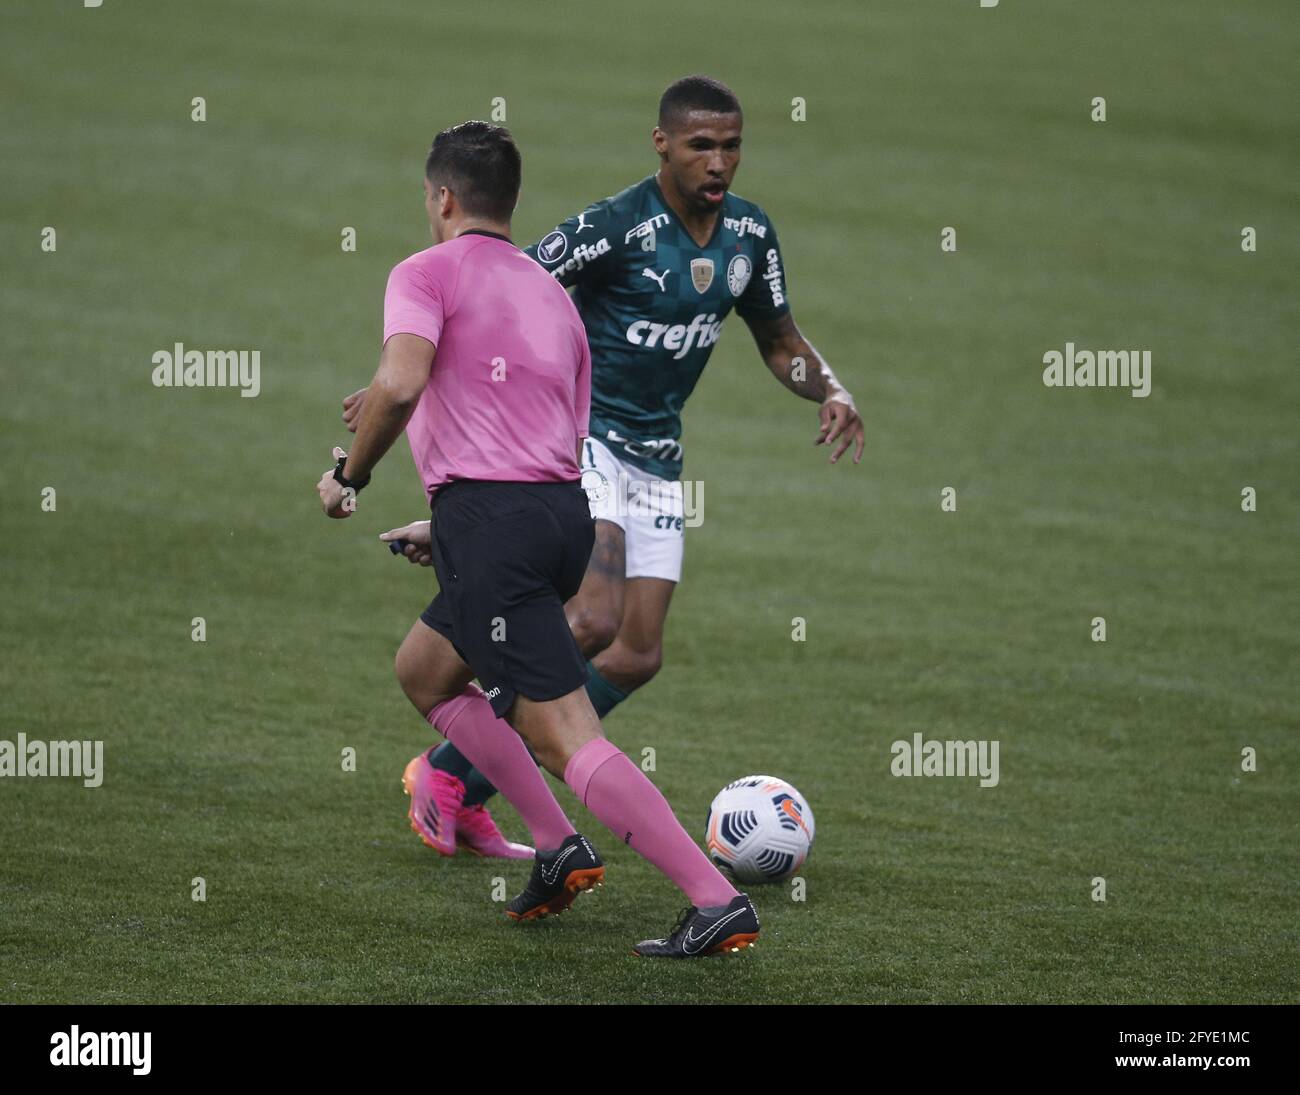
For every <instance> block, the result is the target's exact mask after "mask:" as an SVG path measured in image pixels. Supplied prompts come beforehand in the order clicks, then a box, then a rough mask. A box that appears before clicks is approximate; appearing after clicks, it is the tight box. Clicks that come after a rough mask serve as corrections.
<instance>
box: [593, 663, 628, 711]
mask: <svg viewBox="0 0 1300 1095" xmlns="http://www.w3.org/2000/svg"><path fill="white" fill-rule="evenodd" d="M587 669H588V670H589V671H590V673H591V676H590V677H588V678H587V697H588V698H589V699H590V700H591V706H592V707H594V708H595V709H596V716H597V717H598V718H602V719H603V718H604V717H605V716H606V715H608V714H609V713H610V712H611V711H613V710H614V708H615V707H617V706H618V705H619V704H620V703H622V702H623V701H624V700H625V699H627V693H626V692H624V691H623V690H622V689H621V688H619V687H618V685H616V684H610V682H609V681H607V680H606V679H605V678H604V677H602V676H601V675H600V670H599V669H597V668H596V667H595V666H594V665H592V664H591V662H588V663H587Z"/></svg>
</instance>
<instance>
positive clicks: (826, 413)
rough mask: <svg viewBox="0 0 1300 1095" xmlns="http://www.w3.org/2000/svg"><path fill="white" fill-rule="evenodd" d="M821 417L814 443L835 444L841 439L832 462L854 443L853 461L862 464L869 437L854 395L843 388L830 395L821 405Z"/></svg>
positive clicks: (832, 456)
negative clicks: (859, 415)
mask: <svg viewBox="0 0 1300 1095" xmlns="http://www.w3.org/2000/svg"><path fill="white" fill-rule="evenodd" d="M819 417H820V419H821V429H820V430H818V431H817V439H816V440H815V441H814V442H813V444H814V445H834V444H835V442H836V441H837V440H838V441H839V445H838V446H837V447H836V449H835V451H834V452H833V453H831V463H832V464H834V463H835V462H836V461H837V460H839V458H840V457H841V456H843V455H844V453H845V451H846V450H847V449H848V447H849V446H850V445H852V446H853V462H854V463H855V464H860V463H861V462H862V451H863V449H865V448H866V446H867V439H866V435H865V434H864V432H863V426H862V419H861V418H859V417H858V409H857V407H855V406H854V405H853V397H852V396H851V395H849V393H848V392H846V391H844V390H842V389H841V390H840V391H838V392H835V393H834V394H833V395H830V396H828V397H827V398H826V401H825V402H824V403H823V404H822V406H821V411H820V412H819Z"/></svg>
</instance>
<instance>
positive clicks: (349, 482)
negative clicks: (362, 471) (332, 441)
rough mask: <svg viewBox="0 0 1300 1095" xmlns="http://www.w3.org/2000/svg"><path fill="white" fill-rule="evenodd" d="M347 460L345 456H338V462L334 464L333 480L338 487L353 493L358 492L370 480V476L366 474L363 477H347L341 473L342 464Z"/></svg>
mask: <svg viewBox="0 0 1300 1095" xmlns="http://www.w3.org/2000/svg"><path fill="white" fill-rule="evenodd" d="M347 462H348V458H347V457H346V456H340V457H339V462H338V463H337V464H335V465H334V482H336V483H337V484H338V485H339V486H340V487H344V488H346V489H347V490H350V491H352V493H353V494H360V493H361V488H362V487H364V486H365V485H366V484H367V483H369V482H370V476H368V475H367V476H366V477H365V478H364V479H349V478H348V477H347V476H346V475H344V474H343V466H344V465H345V464H346V463H347Z"/></svg>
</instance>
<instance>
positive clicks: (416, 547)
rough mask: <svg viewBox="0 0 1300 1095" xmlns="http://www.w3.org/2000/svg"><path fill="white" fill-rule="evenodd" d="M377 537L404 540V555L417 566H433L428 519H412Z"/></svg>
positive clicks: (386, 539)
mask: <svg viewBox="0 0 1300 1095" xmlns="http://www.w3.org/2000/svg"><path fill="white" fill-rule="evenodd" d="M379 538H380V539H381V540H383V541H384V543H388V542H389V541H391V540H406V541H408V543H407V545H406V550H405V552H404V554H405V555H406V557H407V558H408V559H409V560H410V561H411V562H412V563H414V564H416V565H417V566H422V567H431V566H433V534H432V533H431V532H430V531H429V522H428V521H412V522H411V523H410V524H409V525H403V526H402V527H401V528H392V529H389V530H388V531H387V532H381V533H380V534H379Z"/></svg>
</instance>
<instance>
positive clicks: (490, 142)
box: [424, 122, 524, 221]
mask: <svg viewBox="0 0 1300 1095" xmlns="http://www.w3.org/2000/svg"><path fill="white" fill-rule="evenodd" d="M523 171H524V168H523V160H522V158H521V157H520V155H519V149H518V148H517V147H516V146H515V140H514V138H513V137H511V136H510V130H508V129H506V127H505V126H500V125H491V124H490V123H488V122H461V123H460V125H454V126H452V127H451V128H450V129H444V130H443V131H442V132H441V133H439V134H438V135H437V136H436V137H434V139H433V145H432V147H430V149H429V158H428V159H427V160H426V161H425V163H424V175H425V178H427V179H428V180H429V183H430V185H432V186H433V187H434V188H435V189H436V188H437V187H439V186H445V187H446V188H447V189H448V190H450V191H451V192H452V193H453V194H455V195H456V200H457V201H459V202H460V205H461V208H462V209H464V210H465V212H466V213H468V214H470V215H471V216H474V217H484V218H486V219H488V220H493V221H508V220H509V219H510V218H511V216H512V215H513V214H514V211H515V206H516V205H517V204H518V202H519V186H520V183H521V182H522V180H523Z"/></svg>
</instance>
